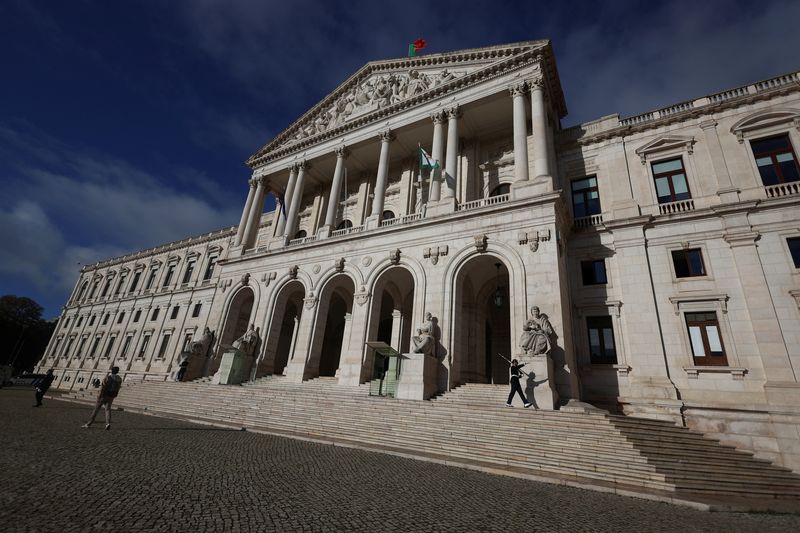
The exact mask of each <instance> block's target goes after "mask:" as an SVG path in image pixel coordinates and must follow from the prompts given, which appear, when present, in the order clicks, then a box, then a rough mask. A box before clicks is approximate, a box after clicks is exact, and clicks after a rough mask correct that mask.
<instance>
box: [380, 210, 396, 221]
mask: <svg viewBox="0 0 800 533" xmlns="http://www.w3.org/2000/svg"><path fill="white" fill-rule="evenodd" d="M393 218H394V211H384V212H383V216H382V217H381V220H391V219H393Z"/></svg>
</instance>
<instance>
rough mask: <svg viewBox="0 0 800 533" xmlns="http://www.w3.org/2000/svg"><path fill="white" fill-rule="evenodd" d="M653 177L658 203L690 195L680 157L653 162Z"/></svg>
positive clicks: (675, 200) (684, 198)
mask: <svg viewBox="0 0 800 533" xmlns="http://www.w3.org/2000/svg"><path fill="white" fill-rule="evenodd" d="M653 179H654V180H655V182H656V195H657V196H658V203H660V204H666V203H669V202H677V201H678V200H688V199H689V198H691V197H692V195H691V194H690V193H689V185H688V183H687V182H686V171H685V170H684V169H683V159H682V158H680V157H679V158H677V159H670V160H669V161H661V162H658V163H653Z"/></svg>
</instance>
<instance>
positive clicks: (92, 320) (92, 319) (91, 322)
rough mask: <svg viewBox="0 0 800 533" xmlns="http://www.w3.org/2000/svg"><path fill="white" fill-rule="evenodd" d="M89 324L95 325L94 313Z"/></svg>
mask: <svg viewBox="0 0 800 533" xmlns="http://www.w3.org/2000/svg"><path fill="white" fill-rule="evenodd" d="M89 325H90V326H94V315H92V316H91V317H90V318H89Z"/></svg>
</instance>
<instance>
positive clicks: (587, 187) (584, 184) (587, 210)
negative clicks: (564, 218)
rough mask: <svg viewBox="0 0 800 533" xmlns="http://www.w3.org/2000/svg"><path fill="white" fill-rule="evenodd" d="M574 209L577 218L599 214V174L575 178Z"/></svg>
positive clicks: (573, 184) (573, 188)
mask: <svg viewBox="0 0 800 533" xmlns="http://www.w3.org/2000/svg"><path fill="white" fill-rule="evenodd" d="M572 210H573V212H574V213H575V218H581V217H588V216H590V215H599V214H600V213H601V210H600V194H599V192H598V190H597V176H589V177H587V178H583V179H579V180H573V182H572Z"/></svg>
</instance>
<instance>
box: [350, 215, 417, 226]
mask: <svg viewBox="0 0 800 533" xmlns="http://www.w3.org/2000/svg"><path fill="white" fill-rule="evenodd" d="M417 220H422V213H412V214H410V215H404V216H402V217H396V218H390V219H388V220H382V221H381V227H382V228H388V227H389V226H399V225H401V224H408V223H409V222H415V221H417ZM360 227H363V226H360Z"/></svg>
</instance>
